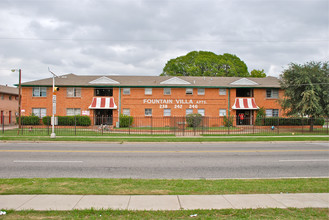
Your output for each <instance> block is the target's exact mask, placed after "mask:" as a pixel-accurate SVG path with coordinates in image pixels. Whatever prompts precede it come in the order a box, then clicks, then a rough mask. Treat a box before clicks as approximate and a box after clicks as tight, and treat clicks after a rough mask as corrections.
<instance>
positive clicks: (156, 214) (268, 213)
mask: <svg viewBox="0 0 329 220" xmlns="http://www.w3.org/2000/svg"><path fill="white" fill-rule="evenodd" d="M195 214H196V216H195V217H193V219H328V218H329V209H320V208H306V209H296V208H288V209H222V210H180V211H127V210H93V209H91V210H73V211H13V210H8V211H7V214H6V215H5V216H1V217H0V218H1V219H191V215H195Z"/></svg>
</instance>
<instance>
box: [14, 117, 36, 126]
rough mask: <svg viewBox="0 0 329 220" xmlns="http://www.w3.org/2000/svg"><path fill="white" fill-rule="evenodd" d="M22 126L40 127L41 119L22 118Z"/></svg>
mask: <svg viewBox="0 0 329 220" xmlns="http://www.w3.org/2000/svg"><path fill="white" fill-rule="evenodd" d="M18 121H19V118H18V117H17V118H16V123H17V124H18ZM21 124H22V125H39V124H40V118H39V117H38V116H35V115H31V116H21Z"/></svg>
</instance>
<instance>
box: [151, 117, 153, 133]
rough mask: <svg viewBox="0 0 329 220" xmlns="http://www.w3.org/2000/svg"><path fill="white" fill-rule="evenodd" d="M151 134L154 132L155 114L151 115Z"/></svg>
mask: <svg viewBox="0 0 329 220" xmlns="http://www.w3.org/2000/svg"><path fill="white" fill-rule="evenodd" d="M151 134H153V116H151Z"/></svg>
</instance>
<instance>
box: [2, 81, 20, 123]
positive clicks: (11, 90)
mask: <svg viewBox="0 0 329 220" xmlns="http://www.w3.org/2000/svg"><path fill="white" fill-rule="evenodd" d="M17 115H18V89H17V88H15V87H10V86H7V85H6V86H3V85H0V124H1V125H3V124H4V125H9V124H15V123H16V119H15V118H16V117H15V116H17Z"/></svg>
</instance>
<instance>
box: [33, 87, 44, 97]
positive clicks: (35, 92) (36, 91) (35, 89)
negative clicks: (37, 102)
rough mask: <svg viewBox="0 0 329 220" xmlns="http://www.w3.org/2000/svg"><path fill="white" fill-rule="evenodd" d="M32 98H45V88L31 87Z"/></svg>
mask: <svg viewBox="0 0 329 220" xmlns="http://www.w3.org/2000/svg"><path fill="white" fill-rule="evenodd" d="M32 97H47V87H33V89H32Z"/></svg>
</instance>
